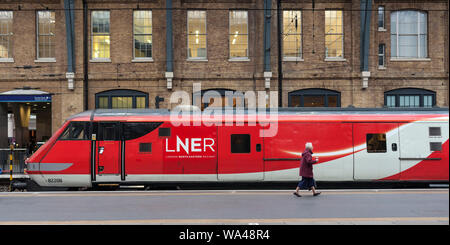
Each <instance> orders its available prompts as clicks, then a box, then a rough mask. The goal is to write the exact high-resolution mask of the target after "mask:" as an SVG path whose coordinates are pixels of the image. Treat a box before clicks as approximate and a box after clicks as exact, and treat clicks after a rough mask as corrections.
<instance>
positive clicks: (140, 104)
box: [136, 96, 146, 108]
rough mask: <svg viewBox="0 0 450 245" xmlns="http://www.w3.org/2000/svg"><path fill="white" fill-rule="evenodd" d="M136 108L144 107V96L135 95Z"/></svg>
mask: <svg viewBox="0 0 450 245" xmlns="http://www.w3.org/2000/svg"><path fill="white" fill-rule="evenodd" d="M136 108H146V107H145V97H140V96H139V97H136Z"/></svg>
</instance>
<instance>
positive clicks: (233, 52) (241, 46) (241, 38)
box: [230, 34, 248, 58]
mask: <svg viewBox="0 0 450 245" xmlns="http://www.w3.org/2000/svg"><path fill="white" fill-rule="evenodd" d="M247 48H248V36H247V35H237V34H235V35H230V58H236V57H247V56H248V55H247V53H248V49H247Z"/></svg>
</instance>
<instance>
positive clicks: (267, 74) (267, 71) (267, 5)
mask: <svg viewBox="0 0 450 245" xmlns="http://www.w3.org/2000/svg"><path fill="white" fill-rule="evenodd" d="M271 9H272V0H264V79H265V88H266V89H270V78H271V77H272V71H271V67H270V24H271V19H272V12H271Z"/></svg>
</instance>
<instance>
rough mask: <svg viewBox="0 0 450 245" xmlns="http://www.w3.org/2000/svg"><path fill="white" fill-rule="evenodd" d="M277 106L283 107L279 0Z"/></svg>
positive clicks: (278, 5)
mask: <svg viewBox="0 0 450 245" xmlns="http://www.w3.org/2000/svg"><path fill="white" fill-rule="evenodd" d="M277 44H278V107H283V62H282V55H281V0H277Z"/></svg>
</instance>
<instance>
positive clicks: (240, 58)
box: [228, 9, 250, 61]
mask: <svg viewBox="0 0 450 245" xmlns="http://www.w3.org/2000/svg"><path fill="white" fill-rule="evenodd" d="M232 12H247V25H246V26H247V34H245V35H247V56H246V57H231V48H230V47H231V45H230V43H231V42H232V41H231V40H230V37H231V36H232V35H233V34H231V33H230V29H231V21H230V19H231V13H232ZM248 13H249V12H248V10H241V9H234V10H233V9H232V10H230V11H229V12H228V57H229V59H228V61H250V58H249V52H250V48H249V45H248V44H249V41H250V40H249V38H250V35H249V33H248V22H249V16H248ZM238 35H244V34H238Z"/></svg>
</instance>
